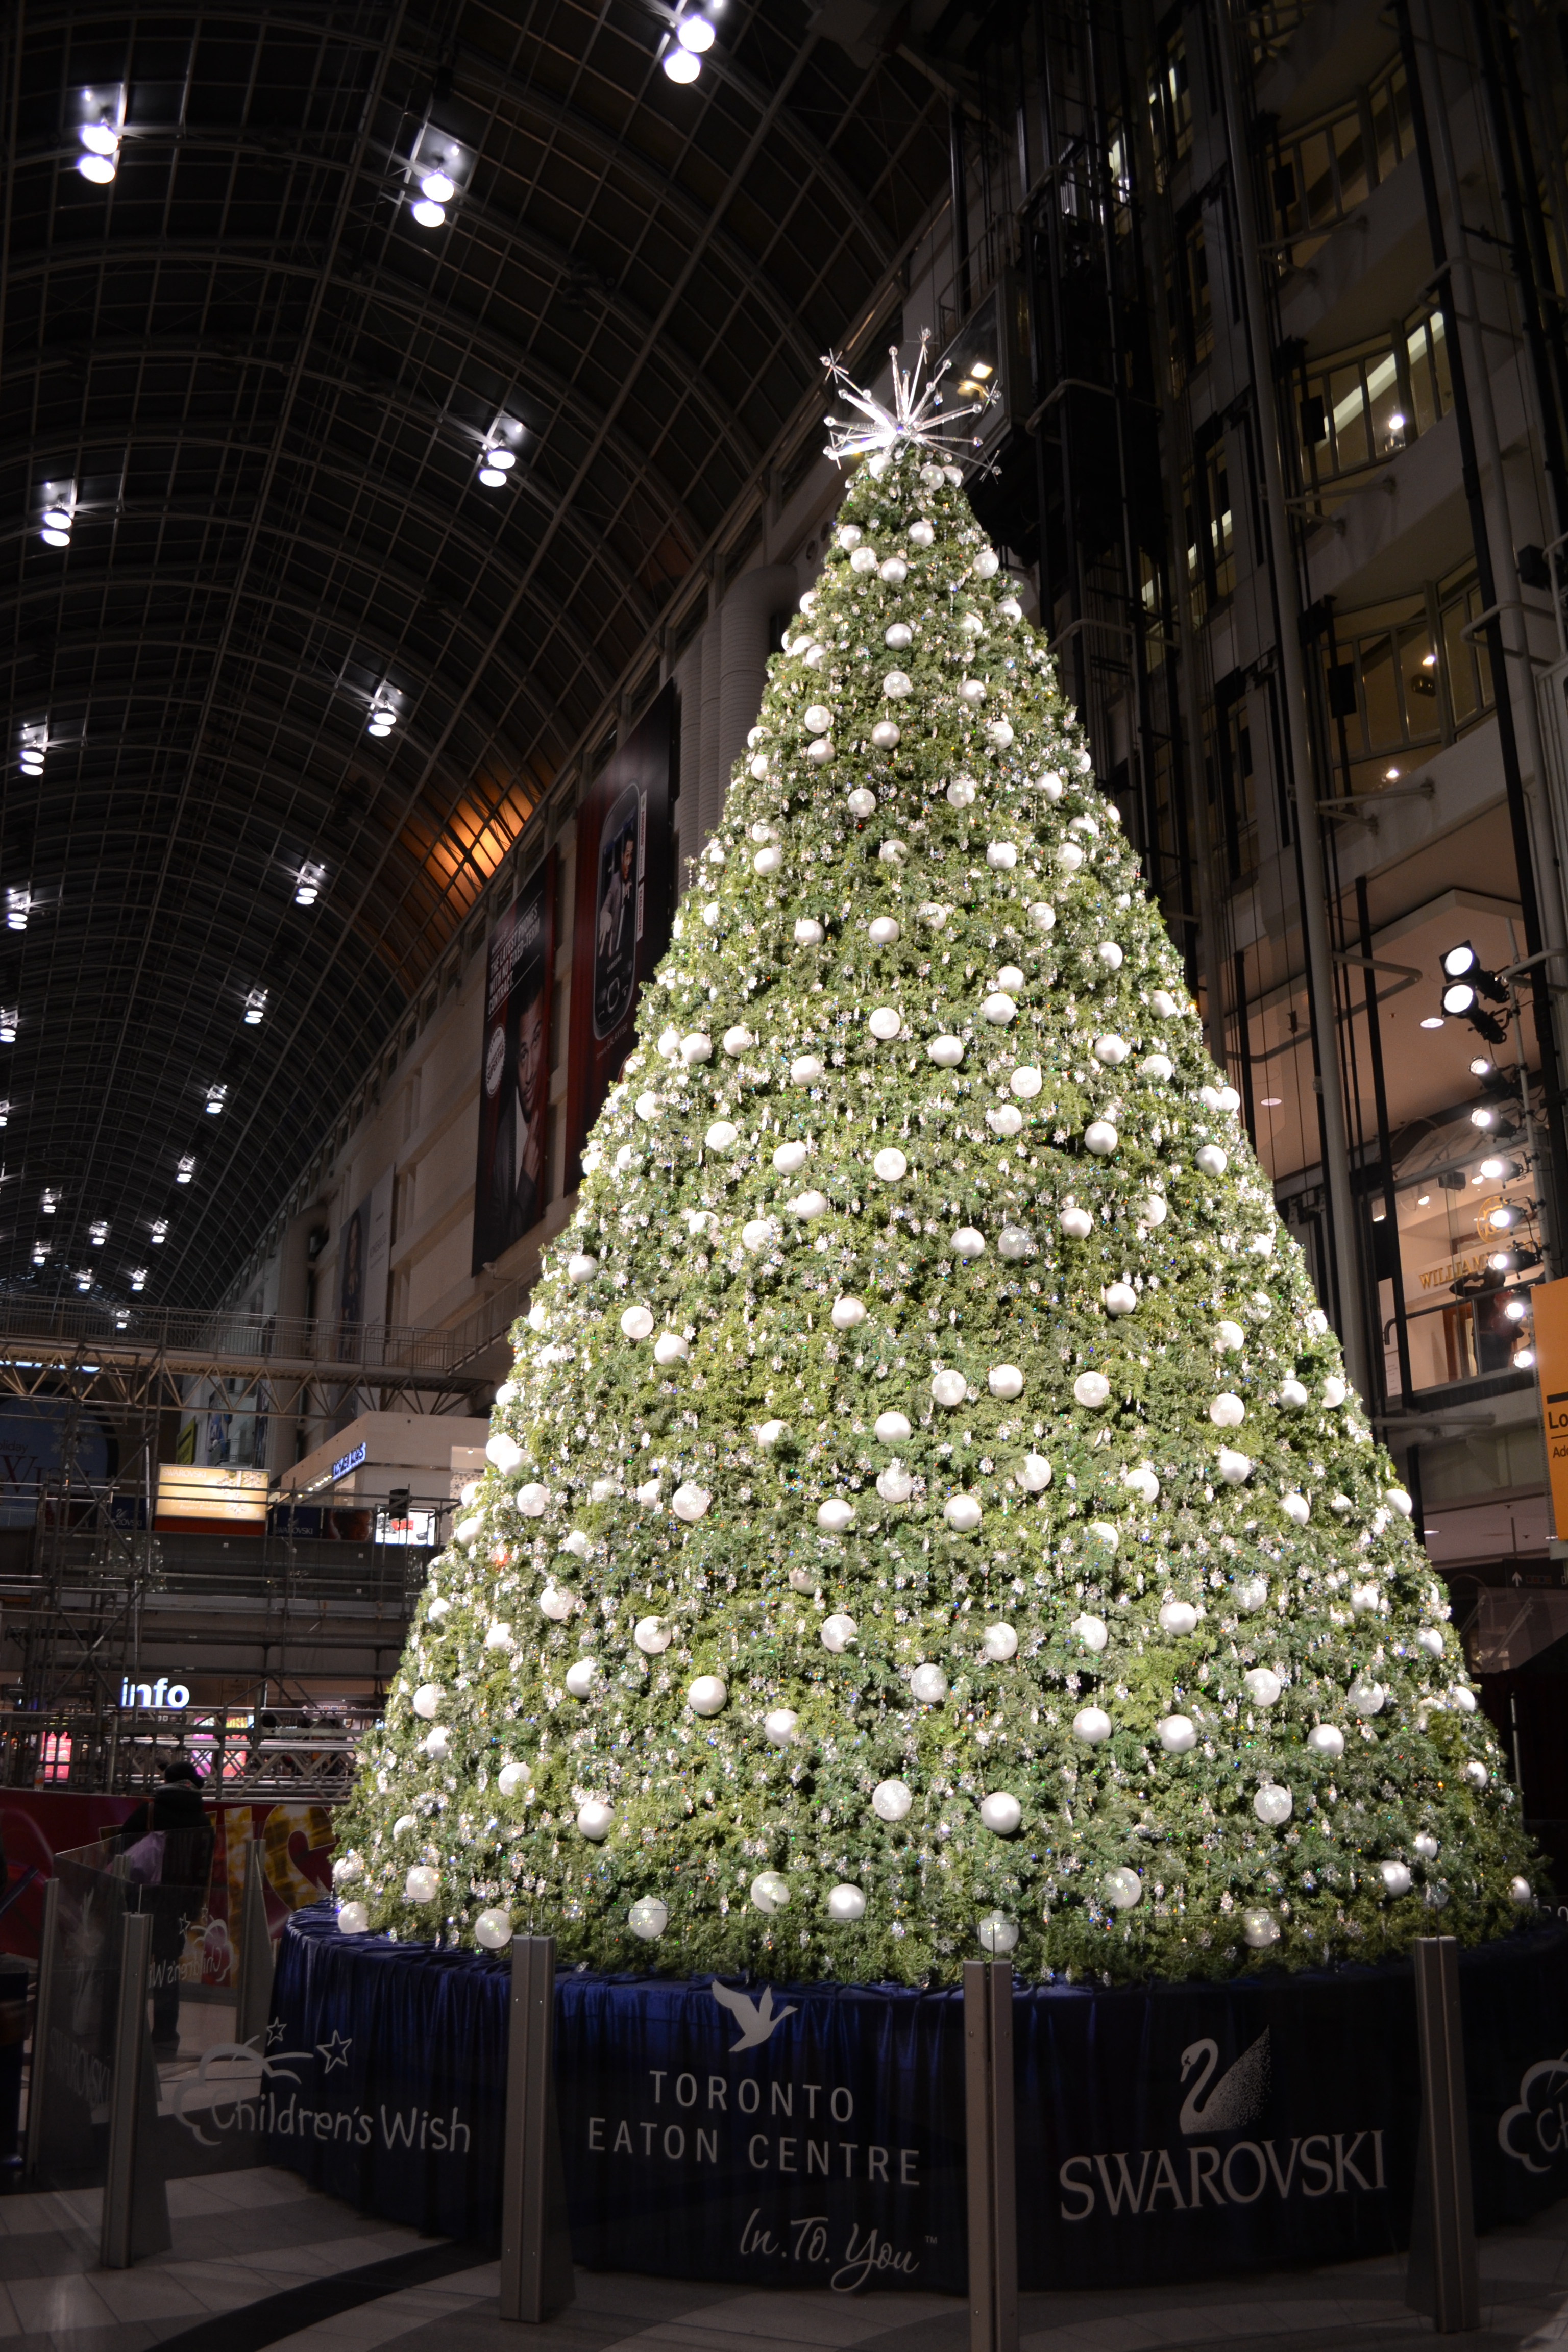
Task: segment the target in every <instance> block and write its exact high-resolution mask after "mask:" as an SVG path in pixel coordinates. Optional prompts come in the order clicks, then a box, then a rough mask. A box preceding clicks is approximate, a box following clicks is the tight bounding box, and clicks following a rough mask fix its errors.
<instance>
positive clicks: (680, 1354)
mask: <svg viewBox="0 0 1568 2352" xmlns="http://www.w3.org/2000/svg"><path fill="white" fill-rule="evenodd" d="M690 1353H691V1349H690V1348H689V1345H688V1343H687V1342H686V1340H684V1339H682V1338H681V1336H680V1333H679V1331H661V1332H660V1333H659V1335H658V1339H656V1340H655V1341H654V1343H653V1360H654V1362H655V1363H656V1364H683V1363H684V1362H685V1361H686V1360H687V1358H688V1357H689V1355H690Z"/></svg>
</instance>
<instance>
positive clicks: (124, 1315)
mask: <svg viewBox="0 0 1568 2352" xmlns="http://www.w3.org/2000/svg"><path fill="white" fill-rule="evenodd" d="M130 1323H131V1309H130V1308H129V1307H116V1308H115V1310H114V1328H115V1329H116V1330H117V1331H124V1330H126V1329H128V1328H129V1327H130Z"/></svg>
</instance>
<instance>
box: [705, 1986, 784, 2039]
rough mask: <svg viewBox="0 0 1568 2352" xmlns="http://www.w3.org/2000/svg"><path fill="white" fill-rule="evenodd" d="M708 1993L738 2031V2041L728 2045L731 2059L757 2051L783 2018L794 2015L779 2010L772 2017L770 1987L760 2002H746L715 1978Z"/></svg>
mask: <svg viewBox="0 0 1568 2352" xmlns="http://www.w3.org/2000/svg"><path fill="white" fill-rule="evenodd" d="M709 1990H710V1992H711V1993H712V1995H713V1998H714V2000H716V2001H717V2002H718V2004H719V2006H720V2008H721V2009H727V2010H728V2011H730V2014H731V2017H732V2018H733V2019H734V2021H735V2022H736V2024H737V2025H738V2026H739V2027H740V2029H741V2038H740V2040H739V2042H731V2044H730V2054H731V2057H733V2056H734V2054H735V2052H736V2051H737V2050H754V2049H756V2047H757V2045H758V2043H759V2042H766V2041H767V2040H768V2039H769V2037H770V2035H771V2034H772V2033H773V2029H774V2027H775V2026H780V2025H782V2024H783V2023H784V2020H785V2018H786V2017H793V2016H794V2015H795V2011H794V2010H793V2009H781V2010H780V2011H778V2013H777V2014H776V2016H775V2014H774V2012H773V1987H772V1985H764V1986H763V1997H762V1999H761V2000H747V1999H746V1996H745V1994H744V1993H743V1992H731V1990H730V1988H729V1986H728V1985H721V1983H720V1981H719V1979H718V1978H717V1977H715V1978H714V1979H713V1982H712V1984H711V1985H710V1987H709Z"/></svg>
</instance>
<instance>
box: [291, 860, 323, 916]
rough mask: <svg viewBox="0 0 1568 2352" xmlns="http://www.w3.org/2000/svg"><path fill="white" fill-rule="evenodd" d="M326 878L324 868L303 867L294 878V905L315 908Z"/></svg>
mask: <svg viewBox="0 0 1568 2352" xmlns="http://www.w3.org/2000/svg"><path fill="white" fill-rule="evenodd" d="M326 878H327V869H326V867H325V866H300V871H299V873H298V874H297V875H296V876H295V877H294V904H295V905H296V906H297V907H313V906H314V905H315V903H316V900H317V898H318V897H319V896H320V895H321V888H322V887H323V885H324V884H325V882H326Z"/></svg>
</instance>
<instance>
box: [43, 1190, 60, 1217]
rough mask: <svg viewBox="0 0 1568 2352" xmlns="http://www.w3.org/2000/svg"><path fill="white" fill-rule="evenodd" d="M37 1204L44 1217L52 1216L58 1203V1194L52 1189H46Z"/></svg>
mask: <svg viewBox="0 0 1568 2352" xmlns="http://www.w3.org/2000/svg"><path fill="white" fill-rule="evenodd" d="M38 1205H39V1207H40V1208H41V1209H42V1211H43V1213H44V1214H45V1216H46V1217H52V1216H53V1215H54V1213H55V1211H56V1210H57V1209H58V1207H59V1205H60V1196H59V1194H58V1192H55V1191H53V1190H52V1189H48V1190H46V1192H45V1193H44V1197H43V1199H42V1201H41V1202H39V1203H38Z"/></svg>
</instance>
